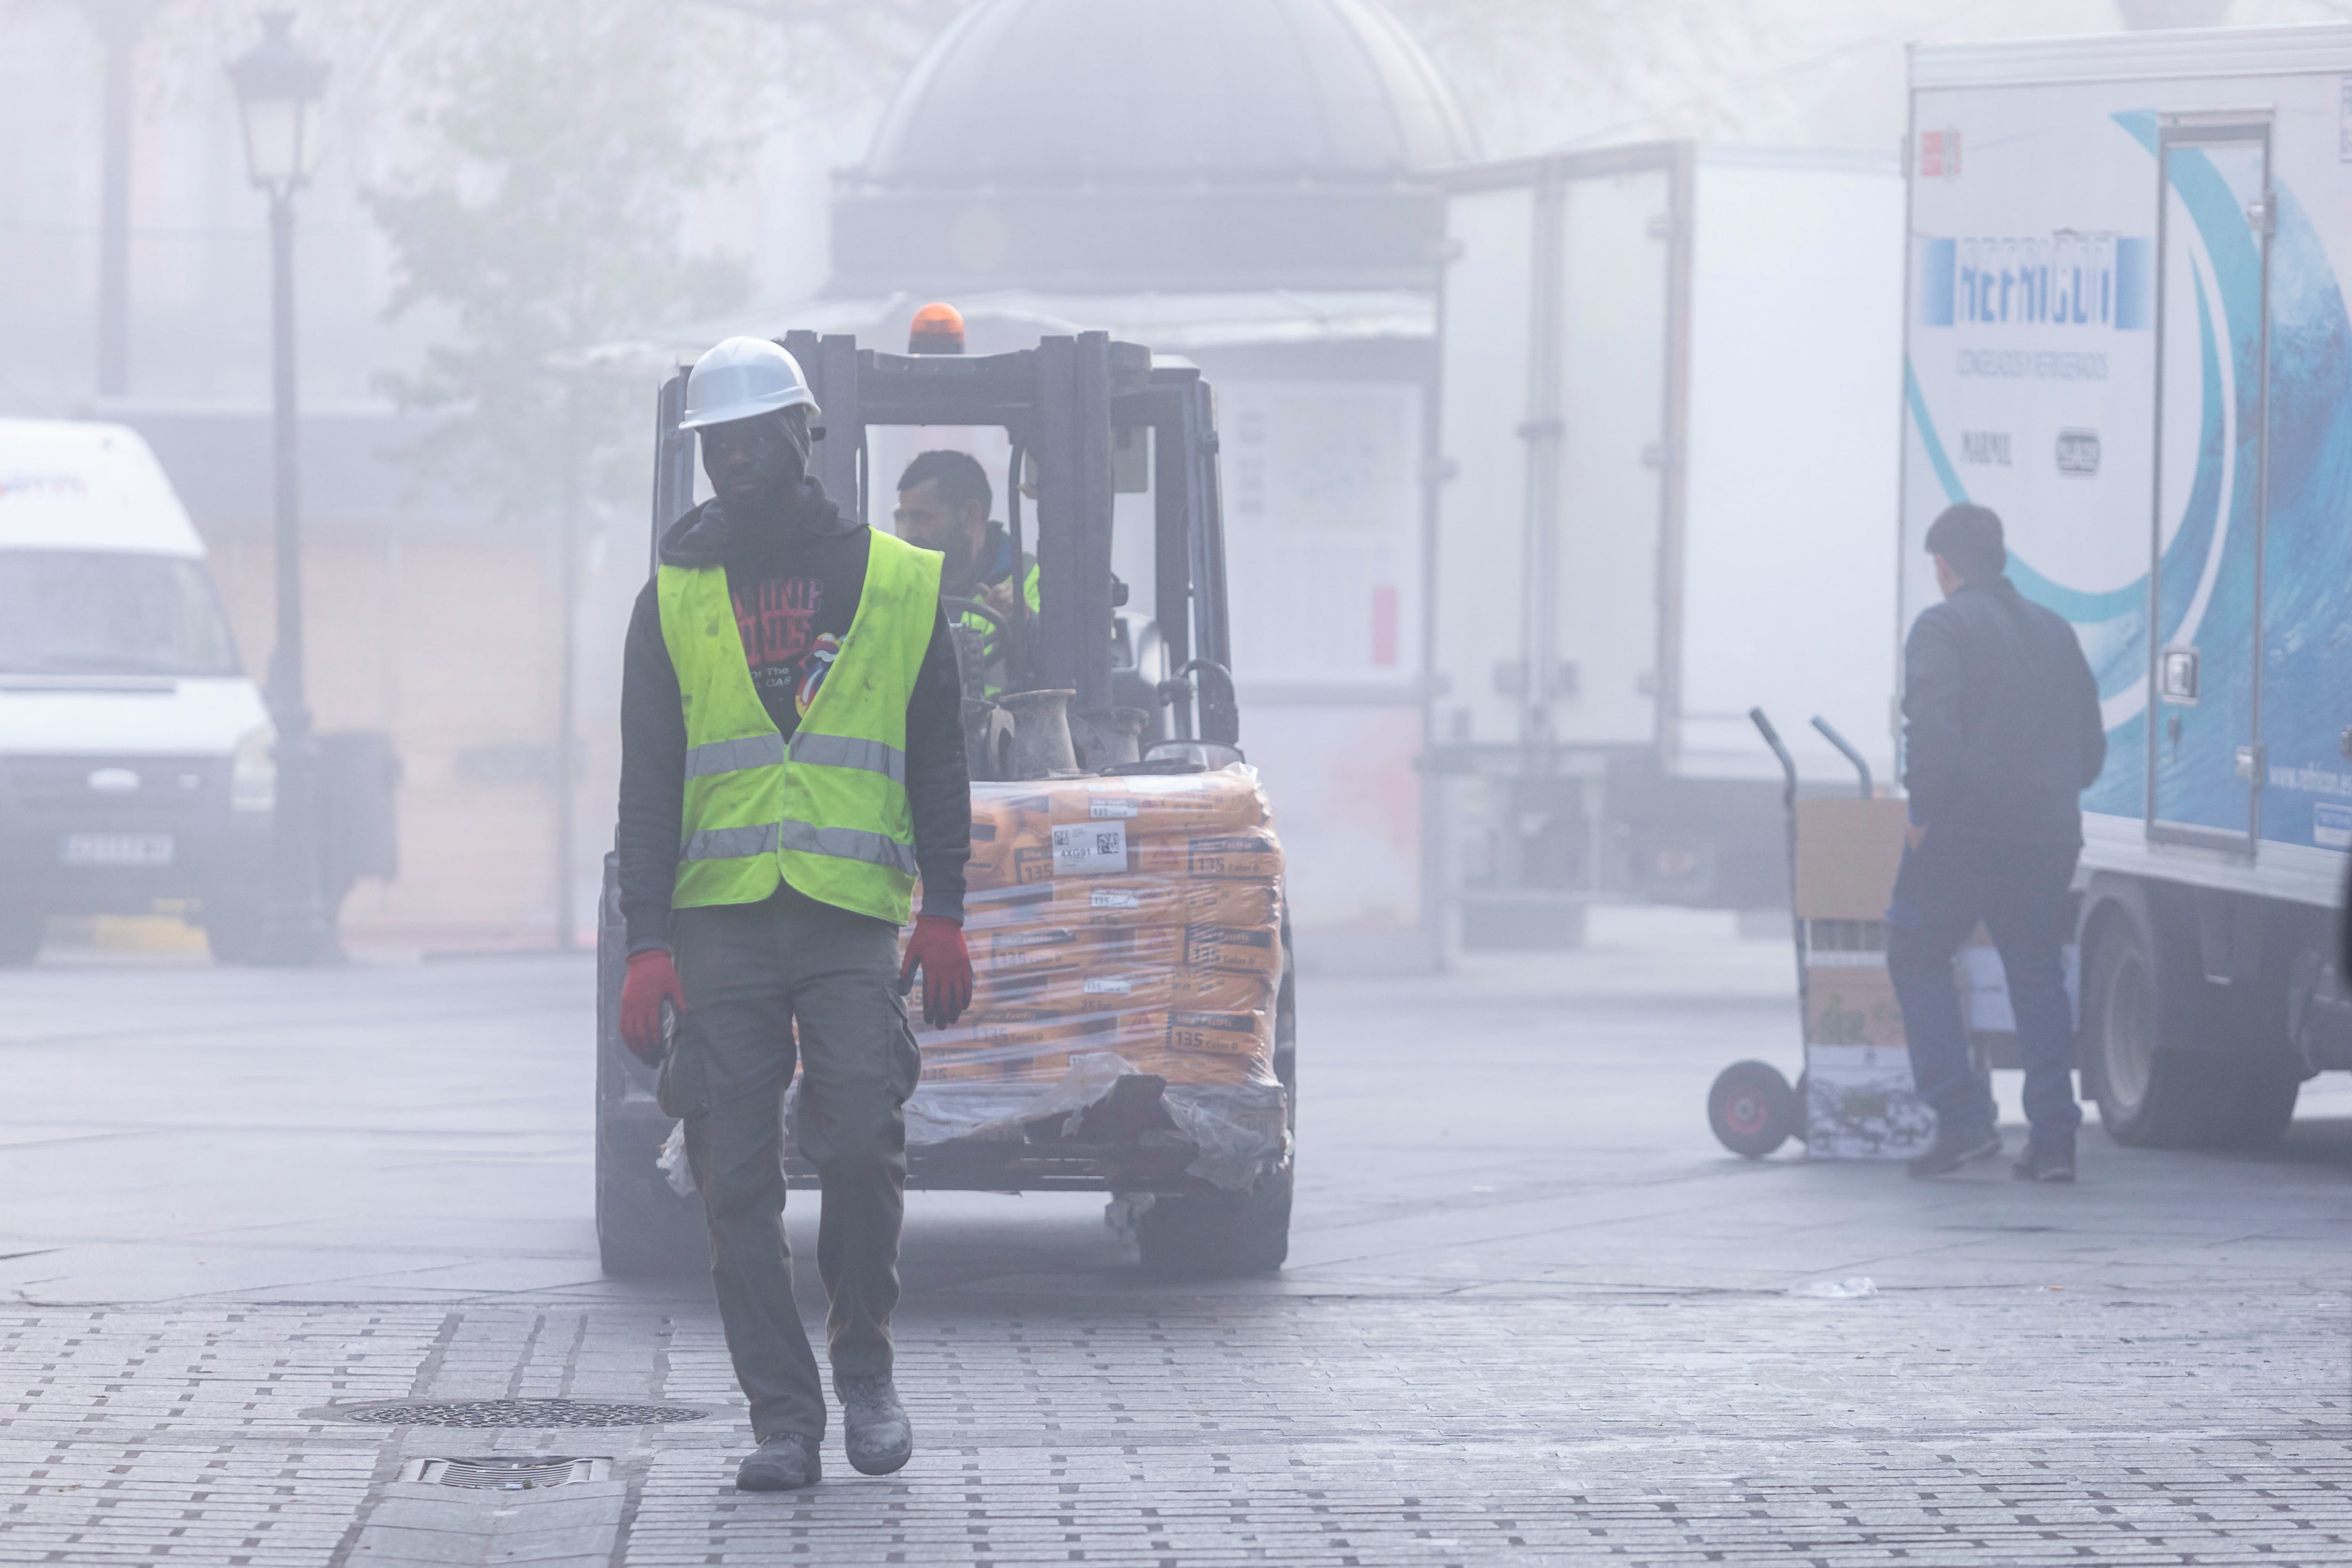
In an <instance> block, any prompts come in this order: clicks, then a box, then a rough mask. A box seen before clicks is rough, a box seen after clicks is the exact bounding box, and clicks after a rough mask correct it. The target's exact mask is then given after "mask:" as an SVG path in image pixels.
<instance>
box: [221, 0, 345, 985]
mask: <svg viewBox="0 0 2352 1568" xmlns="http://www.w3.org/2000/svg"><path fill="white" fill-rule="evenodd" d="M261 26H262V37H261V41H260V42H259V43H257V44H256V45H255V46H254V47H251V48H249V49H247V51H246V52H245V53H244V54H242V55H239V56H238V57H237V58H236V59H234V60H232V61H230V62H229V67H228V75H229V80H230V81H231V82H232V83H234V84H235V86H236V101H237V110H238V112H239V114H240V115H241V117H242V119H243V121H244V127H245V160H246V169H247V173H248V174H250V175H251V176H252V179H253V183H254V184H255V185H257V186H258V187H259V188H260V189H261V190H262V191H264V192H265V193H267V194H268V197H269V270H270V310H269V316H270V360H271V374H270V382H271V389H272V400H271V401H272V405H273V410H274V413H275V420H274V425H275V443H274V445H275V447H276V456H277V464H276V467H277V484H276V491H277V511H278V549H277V556H278V647H277V649H276V650H275V651H274V652H273V653H272V654H271V655H270V658H269V682H268V684H269V709H270V717H271V720H272V721H273V722H275V724H276V725H277V729H278V746H277V752H276V756H277V762H278V801H277V808H276V810H275V812H274V813H273V814H272V821H271V828H270V838H271V846H270V862H271V865H270V886H269V904H268V911H267V914H266V917H265V919H264V921H263V926H262V942H261V947H262V957H263V959H264V960H265V962H268V963H320V962H322V961H323V960H326V959H328V958H331V957H332V956H334V954H335V952H336V942H335V932H334V927H333V923H332V922H331V920H330V919H329V911H328V910H327V906H326V896H325V885H324V884H325V879H324V877H323V875H322V874H321V871H320V864H319V850H320V843H319V818H320V812H319V742H318V739H317V737H316V736H315V735H313V734H312V733H311V731H310V703H309V700H308V699H307V698H306V697H305V695H304V693H303V689H302V534H301V513H300V496H299V492H298V489H297V479H298V478H299V475H298V472H297V469H296V466H295V458H296V453H295V424H294V193H295V192H296V191H297V190H299V189H300V188H301V187H302V186H303V185H304V184H307V183H308V181H309V179H310V165H311V162H312V159H313V157H314V155H315V153H316V142H317V132H316V128H315V127H314V126H313V125H312V124H311V123H310V106H311V104H312V103H313V102H315V101H316V100H317V99H318V97H319V94H320V90H321V89H324V87H325V86H326V81H327V67H326V64H325V63H324V62H323V61H320V60H315V59H312V58H310V57H309V56H307V55H305V54H304V53H302V51H301V50H300V49H299V47H296V46H295V43H294V40H293V38H292V37H291V36H290V35H291V32H292V29H293V26H294V14H293V13H292V12H291V11H265V12H263V13H262V15H261Z"/></svg>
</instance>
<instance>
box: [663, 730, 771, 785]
mask: <svg viewBox="0 0 2352 1568" xmlns="http://www.w3.org/2000/svg"><path fill="white" fill-rule="evenodd" d="M783 760H784V738H783V737H782V735H746V736H744V737H743V738H742V739H741V740H740V741H711V742H706V743H704V744H702V745H699V746H693V747H689V748H688V750H687V753H686V776H687V777H688V778H690V779H698V778H708V777H709V775H710V774H712V773H733V772H735V771H736V770H737V769H738V768H771V767H773V766H775V765H776V764H777V763H781V762H782V761H783Z"/></svg>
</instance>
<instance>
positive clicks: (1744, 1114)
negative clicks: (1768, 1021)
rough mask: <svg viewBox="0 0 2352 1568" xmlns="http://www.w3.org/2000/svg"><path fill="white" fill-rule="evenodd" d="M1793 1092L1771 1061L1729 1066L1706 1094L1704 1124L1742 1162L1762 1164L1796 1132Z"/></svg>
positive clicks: (1795, 1108)
mask: <svg viewBox="0 0 2352 1568" xmlns="http://www.w3.org/2000/svg"><path fill="white" fill-rule="evenodd" d="M1800 1118H1801V1111H1800V1109H1799V1106H1798V1103H1797V1092H1796V1090H1794V1089H1790V1087H1789V1080H1788V1079H1785V1078H1783V1077H1781V1076H1780V1068H1776V1067H1774V1066H1773V1065H1772V1064H1771V1063H1770V1062H1759V1061H1745V1062H1734V1063H1732V1064H1731V1065H1730V1066H1729V1067H1727V1068H1724V1069H1723V1070H1722V1071H1721V1072H1719V1073H1717V1074H1716V1075H1715V1083H1714V1085H1713V1087H1711V1088H1710V1089H1707V1091H1706V1121H1707V1125H1708V1126H1710V1127H1712V1128H1714V1129H1715V1136H1716V1138H1717V1140H1718V1141H1719V1142H1721V1143H1722V1144H1723V1146H1724V1147H1725V1148H1727V1149H1728V1150H1730V1151H1731V1152H1733V1153H1735V1154H1737V1155H1738V1156H1739V1157H1740V1158H1741V1159H1743V1160H1761V1159H1762V1158H1764V1157H1765V1156H1766V1155H1767V1154H1769V1153H1770V1152H1772V1151H1773V1150H1775V1149H1778V1148H1779V1147H1780V1145H1781V1144H1783V1143H1785V1142H1788V1141H1789V1139H1790V1136H1791V1135H1792V1134H1793V1133H1795V1132H1796V1131H1797V1124H1798V1121H1799V1120H1800Z"/></svg>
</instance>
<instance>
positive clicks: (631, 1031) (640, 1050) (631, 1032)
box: [621, 947, 686, 1067]
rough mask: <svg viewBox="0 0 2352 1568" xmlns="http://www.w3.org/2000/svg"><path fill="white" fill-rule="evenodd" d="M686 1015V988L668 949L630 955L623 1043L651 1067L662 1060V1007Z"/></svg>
mask: <svg viewBox="0 0 2352 1568" xmlns="http://www.w3.org/2000/svg"><path fill="white" fill-rule="evenodd" d="M665 1002H667V1003H668V1004H669V1005H671V1006H673V1007H675V1008H677V1010H678V1011H679V1012H681V1013H683V1012H685V1011H686V987H685V986H683V985H680V984H678V983H677V966H676V965H675V964H673V963H670V961H669V949H667V948H666V947H649V948H647V949H646V950H645V952H633V953H631V954H629V977H628V978H627V979H626V980H624V981H623V982H621V1043H622V1044H623V1045H625V1046H626V1047H629V1049H630V1051H631V1052H632V1053H633V1054H634V1055H635V1057H636V1058H637V1059H638V1060H639V1061H641V1062H643V1063H645V1064H646V1066H647V1067H652V1066H654V1065H655V1064H656V1063H657V1062H659V1061H660V1060H661V1051H662V1004H663V1003H665Z"/></svg>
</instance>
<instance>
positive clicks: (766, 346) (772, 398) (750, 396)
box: [677, 338, 817, 430]
mask: <svg viewBox="0 0 2352 1568" xmlns="http://www.w3.org/2000/svg"><path fill="white" fill-rule="evenodd" d="M780 408H805V409H807V410H808V411H809V413H810V414H812V415H814V414H815V413H816V412H817V406H816V395H814V393H812V392H810V391H809V389H808V378H807V377H806V376H804V375H803V374H801V362H800V361H798V360H796V359H794V358H793V356H792V355H790V354H788V353H785V352H784V351H783V350H782V348H780V347H779V346H777V345H776V344H774V343H772V342H769V341H768V340H767V339H765V338H729V339H727V340H726V341H725V342H722V343H720V344H719V346H718V347H716V348H714V349H712V350H711V351H710V352H709V353H706V354H704V355H703V356H702V357H701V358H700V359H698V360H696V361H695V362H694V369H693V370H692V371H690V372H689V373H688V374H687V378H686V416H685V417H684V418H682V419H680V420H679V421H678V422H677V423H678V428H680V429H682V430H699V429H701V428H702V427H703V426H706V425H725V424H729V423H730V422H732V421H734V420H737V419H749V418H751V416H753V415H756V414H772V413H774V412H775V411H776V410H777V409H780Z"/></svg>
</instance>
